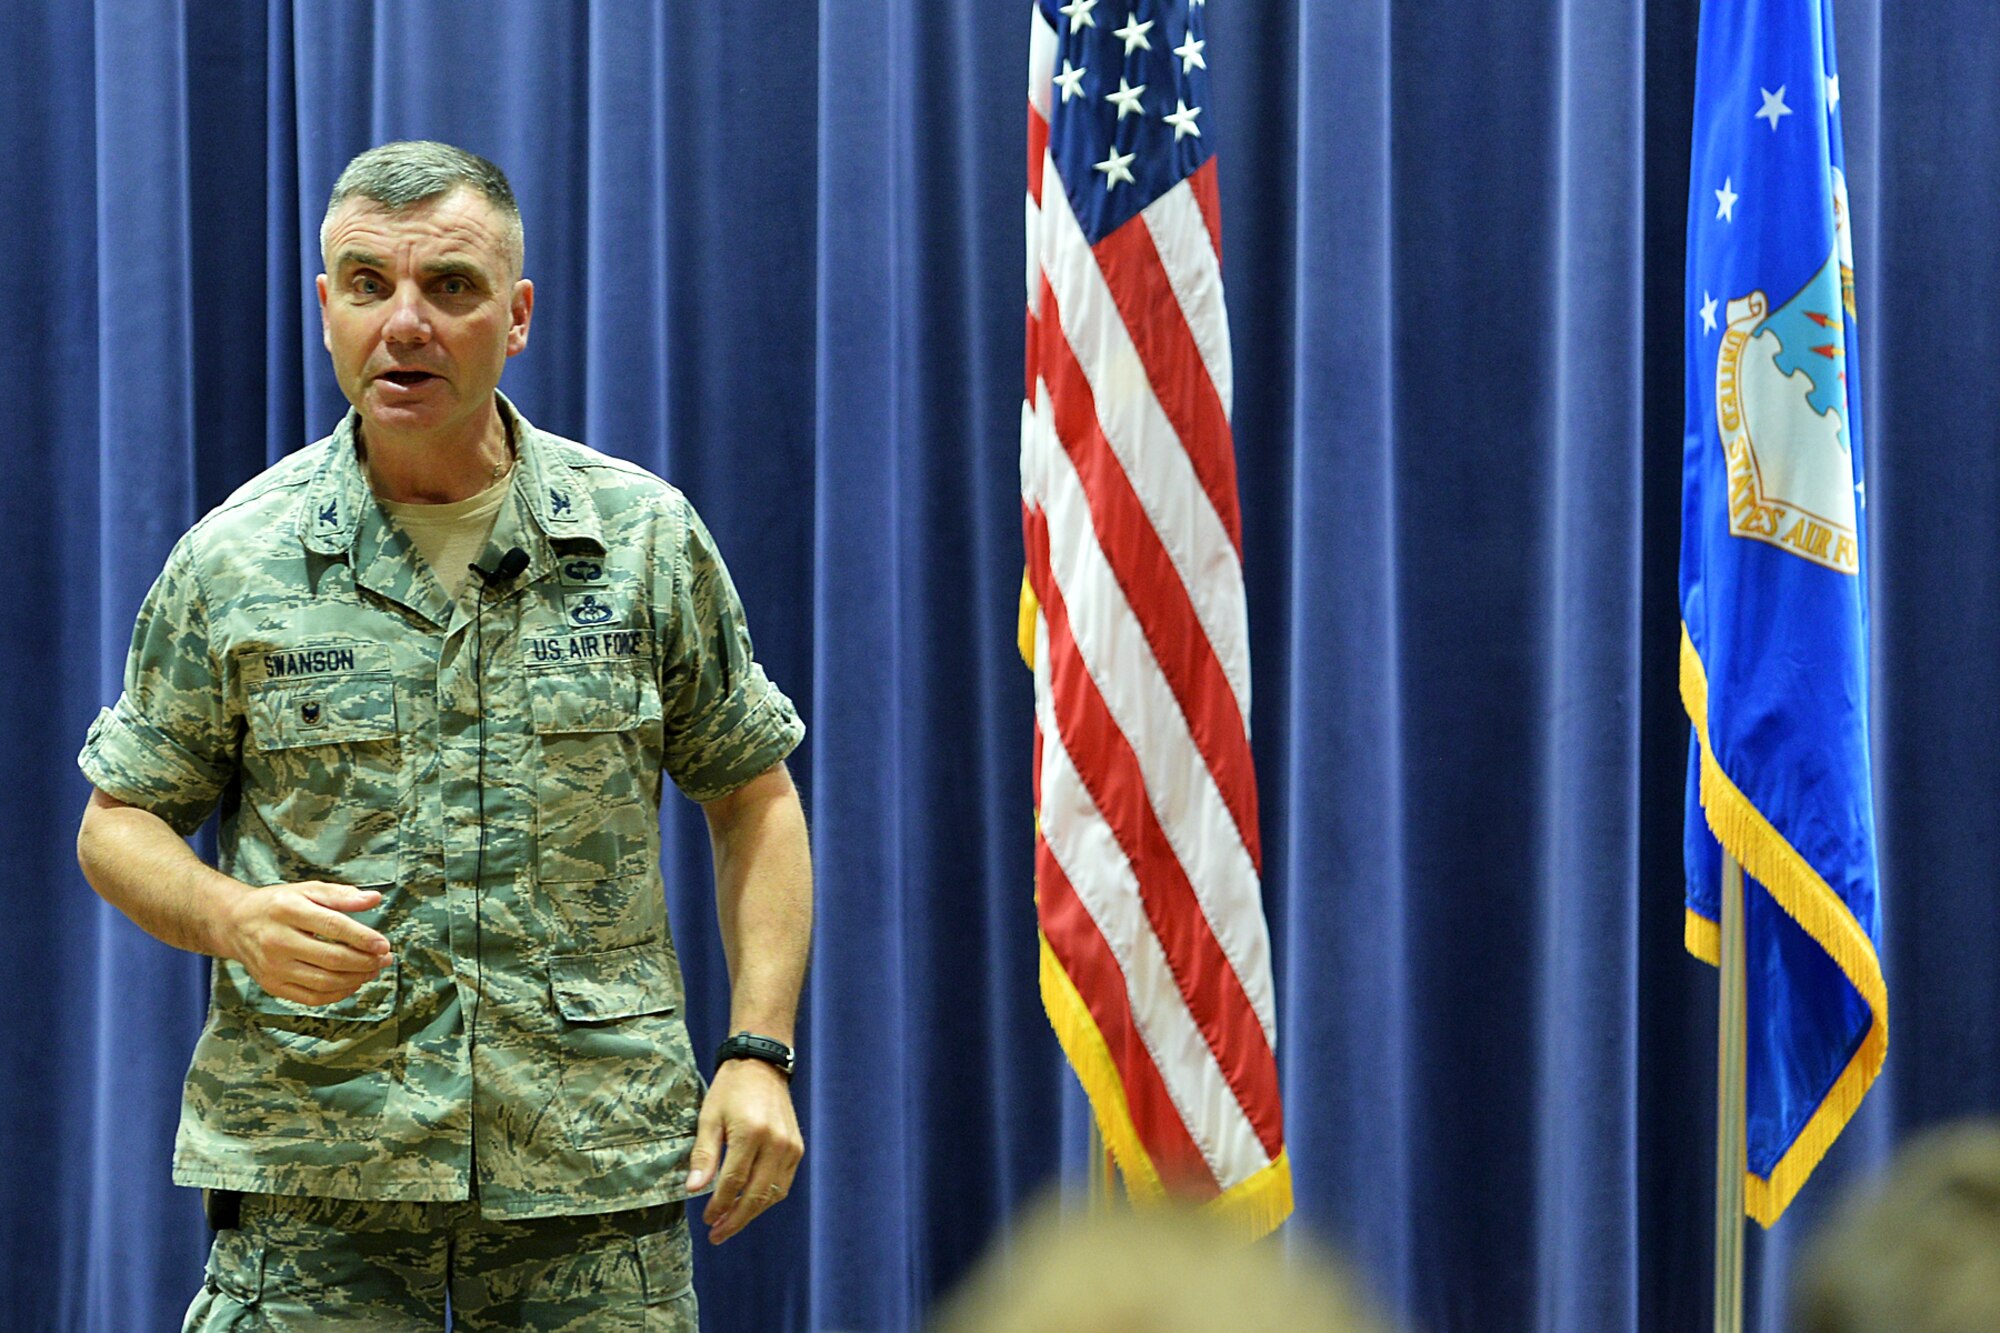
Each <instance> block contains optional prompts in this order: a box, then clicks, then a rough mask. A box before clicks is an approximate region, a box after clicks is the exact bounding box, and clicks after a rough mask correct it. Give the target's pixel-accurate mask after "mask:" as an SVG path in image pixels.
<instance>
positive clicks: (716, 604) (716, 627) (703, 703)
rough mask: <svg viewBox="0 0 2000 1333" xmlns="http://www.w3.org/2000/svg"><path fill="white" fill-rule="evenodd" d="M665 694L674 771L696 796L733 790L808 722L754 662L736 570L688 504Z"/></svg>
mask: <svg viewBox="0 0 2000 1333" xmlns="http://www.w3.org/2000/svg"><path fill="white" fill-rule="evenodd" d="M681 520H682V521H681V530H680V540H679V541H678V542H676V543H674V547H675V549H674V550H673V552H672V558H673V560H674V562H675V565H676V568H675V570H674V572H673V573H674V576H673V580H672V588H673V592H672V597H671V603H670V606H669V607H668V615H667V620H668V624H667V625H666V626H665V627H664V628H663V634H662V638H663V642H664V643H665V644H666V650H665V651H664V652H663V653H662V655H661V657H662V661H661V672H660V691H661V695H662V699H663V705H664V713H665V721H666V758H667V773H668V775H669V776H670V777H672V778H673V780H674V785H675V786H676V787H679V788H680V789H681V791H682V792H683V793H684V794H686V795H687V796H688V797H689V798H690V799H691V800H695V801H712V800H714V799H716V798H717V797H720V796H726V795H728V794H729V793H730V792H732V791H735V790H736V789H737V788H738V787H741V786H742V785H743V784H744V783H746V782H748V781H750V779H752V778H754V777H756V776H757V775H758V774H759V773H762V772H763V771H764V770H766V769H768V768H770V767H771V766H772V765H773V764H775V763H777V762H778V761H779V760H781V759H783V758H784V757H785V756H786V755H788V754H790V753H791V752H792V751H793V750H794V749H796V748H797V746H798V744H799V742H800V741H801V740H802V739H804V737H805V734H806V727H805V723H804V722H803V721H801V720H800V718H799V714H798V710H797V709H796V708H794V707H793V706H792V701H791V700H790V699H788V698H787V697H785V693H784V691H782V690H780V689H779V688H778V687H777V686H776V685H774V684H773V683H772V682H771V680H770V678H769V677H768V676H766V675H765V674H764V668H763V667H761V666H759V665H758V664H757V659H756V656H755V654H754V653H753V652H752V650H751V646H750V628H749V625H748V624H747V623H746V622H745V620H744V616H743V604H742V602H741V601H740V600H738V598H737V595H736V586H735V584H734V583H732V582H731V581H730V578H729V570H728V568H727V567H726V566H725V565H724V564H723V562H722V556H721V553H720V552H718V551H717V550H716V549H715V539H714V538H713V537H712V536H710V535H709V532H708V529H707V528H706V527H705V526H704V525H703V524H702V521H701V519H700V517H699V516H698V515H697V514H696V513H695V512H694V510H693V509H692V508H691V507H688V506H686V505H685V502H683V505H682V508H681Z"/></svg>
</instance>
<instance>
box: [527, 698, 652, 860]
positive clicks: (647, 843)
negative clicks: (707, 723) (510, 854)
mask: <svg viewBox="0 0 2000 1333" xmlns="http://www.w3.org/2000/svg"><path fill="white" fill-rule="evenodd" d="M643 665H644V664H643V663H640V662H633V663H617V664H607V665H604V666H594V667H582V668H577V667H566V668H563V669H561V670H543V671H536V672H533V673H532V674H530V676H529V677H528V697H529V703H530V706H531V707H532V709H533V711H534V719H535V733H536V736H537V738H538V740H539V744H540V749H541V773H540V775H539V777H540V780H539V781H538V782H537V784H536V791H535V846H536V858H535V863H536V873H537V874H538V876H539V877H540V878H541V880H542V881H543V882H544V883H563V882H576V881H580V880H603V879H616V878H619V877H621V876H625V875H632V874H640V873H643V872H644V871H646V870H647V869H648V868H649V867H650V866H651V865H652V863H653V862H654V861H655V860H657V858H658V856H659V840H660V823H659V818H660V817H659V810H658V807H657V806H656V805H655V804H654V801H653V791H654V789H655V787H656V785H657V782H658V778H657V774H658V772H659V767H660V765H659V759H658V755H659V749H660V738H661V725H660V687H659V683H658V682H657V681H655V680H654V679H653V677H652V675H651V673H650V672H648V671H646V670H643V669H642V666H643Z"/></svg>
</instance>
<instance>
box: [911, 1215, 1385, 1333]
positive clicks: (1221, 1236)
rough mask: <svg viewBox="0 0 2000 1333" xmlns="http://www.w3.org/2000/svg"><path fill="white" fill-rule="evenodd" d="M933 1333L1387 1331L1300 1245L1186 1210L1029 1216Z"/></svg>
mask: <svg viewBox="0 0 2000 1333" xmlns="http://www.w3.org/2000/svg"><path fill="white" fill-rule="evenodd" d="M933 1328H934V1330H935V1333H1047V1331H1048V1330H1054V1329H1061V1330H1063V1331H1064V1333H1210V1330H1219V1329H1227V1330H1229V1331H1230V1333H1387V1330H1388V1325H1387V1324H1385V1323H1383V1322H1381V1321H1380V1320H1379V1318H1378V1317H1377V1316H1376V1315H1375V1314H1374V1313H1373V1312H1372V1310H1371V1309H1370V1308H1369V1306H1368V1304H1367V1303H1366V1301H1364V1300H1363V1298H1362V1297H1361V1296H1360V1294H1359V1287H1358V1286H1357V1285H1356V1284H1355V1283H1354V1282H1353V1281H1352V1280H1351V1279H1350V1278H1349V1277H1348V1275H1347V1274H1346V1273H1345V1272H1344V1271H1343V1270H1342V1268H1341V1267H1340V1265H1339V1264H1338V1263H1336V1262H1335V1261H1334V1259H1333V1257H1332V1256H1331V1255H1329V1254H1327V1253H1326V1252H1325V1251H1324V1250H1323V1249H1321V1248H1320V1247H1319V1246H1317V1245H1315V1244H1312V1243H1310V1242H1308V1241H1306V1240H1304V1239H1303V1238H1302V1237H1298V1236H1292V1237H1288V1238H1282V1239H1281V1238H1276V1237H1274V1238H1272V1239H1269V1240H1264V1241H1259V1242H1257V1243H1255V1244H1245V1243H1244V1242H1243V1240H1242V1237H1241V1234H1240V1232H1237V1231H1234V1230H1231V1229H1230V1228H1228V1227H1225V1226H1224V1225H1222V1224H1221V1223H1220V1222H1218V1221H1217V1220H1216V1219H1215V1218H1214V1217H1213V1216H1211V1215H1210V1214H1207V1213H1203V1212H1199V1211H1196V1210H1193V1209H1189V1208H1178V1207H1157V1208H1143V1209H1132V1208H1128V1207H1125V1206H1123V1205H1117V1206H1113V1207H1111V1208H1108V1209H1105V1210H1104V1211H1101V1212H1082V1211H1075V1210H1072V1211H1068V1212H1065V1211H1063V1210H1062V1209H1061V1208H1060V1207H1059V1206H1058V1205H1057V1204H1056V1203H1055V1202H1054V1201H1049V1202H1045V1203H1043V1204H1042V1205H1041V1206H1039V1207H1037V1208H1035V1209H1034V1210H1033V1211H1032V1212H1030V1213H1029V1214H1028V1215H1027V1218H1026V1220H1025V1221H1024V1222H1023V1223H1022V1224H1020V1225H1019V1226H1017V1227H1016V1228H1015V1229H1014V1231H1013V1233H1012V1234H1011V1235H1010V1236H1009V1237H1008V1238H1007V1239H1006V1240H1005V1241H1003V1242H1001V1243H1000V1244H999V1245H998V1246H997V1247H996V1248H995V1249H994V1250H993V1251H992V1252H990V1253H989V1254H988V1255H987V1256H986V1258H985V1259H984V1260H982V1261H981V1263H980V1265H979V1267H978V1268H977V1269H976V1270H974V1272H973V1273H972V1275H971V1276H970V1277H969V1278H968V1279H967V1280H966V1282H965V1285H964V1286H962V1287H961V1288H960V1289H959V1290H958V1292H957V1293H956V1294H955V1295H954V1296H953V1297H952V1299H951V1300H950V1301H949V1302H948V1303H947V1304H946V1305H945V1306H944V1308H943V1309H942V1310H941V1311H940V1314H939V1318H938V1321H937V1323H936V1324H934V1325H933Z"/></svg>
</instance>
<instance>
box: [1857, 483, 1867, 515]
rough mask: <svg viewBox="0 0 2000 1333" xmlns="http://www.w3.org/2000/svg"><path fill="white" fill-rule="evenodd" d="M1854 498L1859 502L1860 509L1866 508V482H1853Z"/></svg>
mask: <svg viewBox="0 0 2000 1333" xmlns="http://www.w3.org/2000/svg"><path fill="white" fill-rule="evenodd" d="M1854 498H1855V499H1856V500H1858V501H1860V502H1861V507H1862V508H1863V509H1866V508H1867V507H1868V483H1867V482H1865V481H1857V482H1855V483H1854Z"/></svg>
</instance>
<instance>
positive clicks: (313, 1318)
mask: <svg viewBox="0 0 2000 1333" xmlns="http://www.w3.org/2000/svg"><path fill="white" fill-rule="evenodd" d="M691 1272H692V1270H691V1255H690V1252H689V1248H688V1230H687V1216H686V1213H685V1211H684V1209H683V1206H682V1205H681V1204H678V1203H671V1204H660V1205H658V1206H655V1207H652V1208H639V1209H634V1210H632V1211H630V1212H622V1213H601V1214H592V1215H587V1216H582V1217H547V1218H536V1219H532V1220H529V1221H519V1222H509V1221H495V1220H490V1219H487V1218H482V1217H481V1216H480V1215H479V1205H478V1204H477V1203H471V1202H466V1203H385V1202H356V1201H353V1200H347V1199H311V1198H293V1197H289V1196H284V1195H270V1194H246V1195H244V1196H243V1209H242V1220H241V1224H240V1225H239V1226H237V1227H233V1228H231V1229H229V1230H225V1231H219V1232H217V1233H216V1236H215V1244H214V1245H213V1246H212V1247H211V1248H210V1250H209V1256H208V1273H207V1280H206V1281H205V1282H204V1283H203V1285H202V1290H201V1293H200V1294H199V1295H197V1296H196V1297H195V1299H194V1304H193V1305H191V1306H189V1307H188V1312H187V1319H186V1321H185V1322H184V1323H183V1324H182V1326H181V1328H182V1333H251V1330H257V1331H258V1333H264V1331H265V1330H268V1331H269V1333H306V1331H307V1330H314V1331H316V1330H319V1329H339V1330H363V1329H366V1330H369V1333H406V1331H407V1333H417V1330H423V1331H424V1333H439V1331H441V1330H443V1329H445V1328H446V1327H450V1328H452V1329H454V1330H456V1331H457V1333H500V1330H508V1331H509V1333H512V1331H513V1330H532V1331H533V1333H556V1331H558V1330H560V1331H561V1333H597V1330H600V1329H641V1330H663V1331H670V1333H695V1330H696V1327H697V1325H696V1320H695V1299H694V1288H693V1286H692V1285H691V1284H690V1278H691ZM447 1295H449V1298H450V1302H451V1311H450V1317H451V1322H450V1324H449V1325H447V1324H446V1322H445V1321H446V1311H445V1301H446V1298H447Z"/></svg>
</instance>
